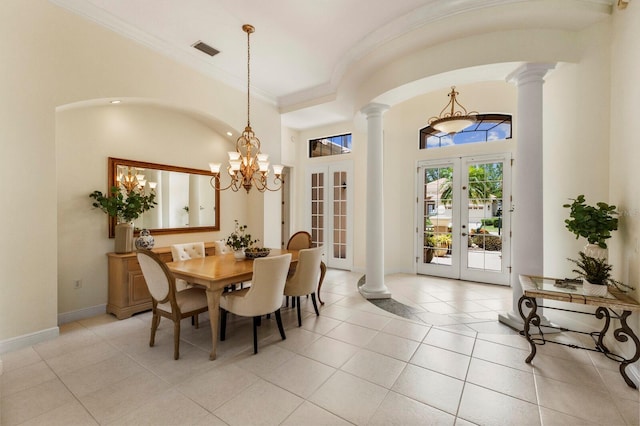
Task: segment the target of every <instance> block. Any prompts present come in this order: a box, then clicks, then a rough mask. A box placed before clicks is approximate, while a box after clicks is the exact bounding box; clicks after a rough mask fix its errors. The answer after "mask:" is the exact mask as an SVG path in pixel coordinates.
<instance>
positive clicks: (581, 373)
mask: <svg viewBox="0 0 640 426" xmlns="http://www.w3.org/2000/svg"><path fill="white" fill-rule="evenodd" d="M531 365H532V366H533V367H534V368H533V373H534V374H535V375H538V376H544V377H549V378H551V379H554V380H560V381H562V382H568V383H580V384H583V385H585V386H589V387H599V388H604V381H603V380H602V377H601V376H600V374H598V370H596V368H595V367H594V366H593V365H591V364H582V363H579V362H575V361H569V360H566V359H562V358H557V357H552V356H546V355H541V354H540V351H539V350H538V354H537V355H536V357H535V358H534V359H533V360H532V361H531Z"/></svg>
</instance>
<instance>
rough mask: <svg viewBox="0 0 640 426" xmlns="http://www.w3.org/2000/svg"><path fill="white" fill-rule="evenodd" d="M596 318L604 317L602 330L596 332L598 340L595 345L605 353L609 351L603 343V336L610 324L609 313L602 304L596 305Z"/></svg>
mask: <svg viewBox="0 0 640 426" xmlns="http://www.w3.org/2000/svg"><path fill="white" fill-rule="evenodd" d="M595 316H596V318H598V319H602V318H604V326H603V327H602V330H601V331H600V333H599V334H598V341H597V342H596V347H597V348H598V349H600V350H602V351H604V353H605V354H608V353H611V351H610V350H609V348H607V347H606V346H605V344H604V337H605V336H606V335H607V331H609V325H610V324H611V315H610V314H609V310H608V309H607V308H603V307H602V306H598V309H596V313H595Z"/></svg>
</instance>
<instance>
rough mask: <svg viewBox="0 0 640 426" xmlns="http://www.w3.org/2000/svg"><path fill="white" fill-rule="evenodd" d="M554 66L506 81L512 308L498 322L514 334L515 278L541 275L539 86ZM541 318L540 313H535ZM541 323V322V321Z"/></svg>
mask: <svg viewBox="0 0 640 426" xmlns="http://www.w3.org/2000/svg"><path fill="white" fill-rule="evenodd" d="M554 67H555V64H536V63H531V64H525V65H523V66H521V67H520V68H518V69H517V70H515V71H514V72H513V73H511V74H510V75H509V76H508V77H507V81H509V82H512V83H515V84H516V86H517V87H518V112H517V120H516V123H515V124H516V125H515V129H516V140H517V145H516V151H515V161H514V165H513V203H512V206H511V208H512V213H511V230H512V238H511V253H512V256H511V267H512V268H511V292H512V308H511V311H510V312H508V313H507V314H506V315H500V316H499V320H500V322H502V323H504V324H506V325H509V326H510V327H513V328H516V329H518V330H522V329H523V327H524V326H523V321H522V318H521V317H520V314H519V313H518V301H519V300H520V297H521V296H522V287H521V286H520V280H519V275H520V274H525V275H539V276H541V275H543V272H544V271H543V269H544V256H543V254H544V246H543V239H542V234H543V232H542V229H543V225H544V224H543V220H542V213H543V211H542V210H543V209H542V205H543V204H542V203H543V196H542V85H543V84H544V76H545V75H546V74H547V72H548V71H549V70H550V69H553V68H554ZM538 312H539V314H540V315H541V316H542V312H541V310H539V311H538ZM543 321H544V319H543Z"/></svg>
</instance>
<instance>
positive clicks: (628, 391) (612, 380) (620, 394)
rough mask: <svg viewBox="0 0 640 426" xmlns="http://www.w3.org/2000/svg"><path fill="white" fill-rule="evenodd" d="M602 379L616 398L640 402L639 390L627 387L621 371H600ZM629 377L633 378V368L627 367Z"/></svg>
mask: <svg viewBox="0 0 640 426" xmlns="http://www.w3.org/2000/svg"><path fill="white" fill-rule="evenodd" d="M599 372H600V377H602V380H603V381H604V384H605V385H606V387H607V389H608V390H609V392H610V393H611V395H612V396H614V397H615V398H622V399H628V400H630V401H634V402H638V400H639V399H640V393H639V392H638V390H637V389H633V388H632V387H630V386H627V385H626V382H625V381H624V378H623V377H622V375H621V374H620V370H615V371H614V370H600V371H599ZM626 372H627V375H629V376H631V374H632V369H631V366H629V367H627V370H626Z"/></svg>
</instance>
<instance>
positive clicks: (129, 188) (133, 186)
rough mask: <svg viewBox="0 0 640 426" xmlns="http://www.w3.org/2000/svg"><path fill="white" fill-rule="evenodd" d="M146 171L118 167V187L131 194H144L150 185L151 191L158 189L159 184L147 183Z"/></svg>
mask: <svg viewBox="0 0 640 426" xmlns="http://www.w3.org/2000/svg"><path fill="white" fill-rule="evenodd" d="M142 172H144V169H138V168H135V167H127V166H118V171H117V175H116V185H117V186H118V187H120V188H121V189H124V191H125V192H126V193H127V194H129V193H131V192H134V191H136V192H144V190H145V187H146V186H147V185H148V186H149V189H151V191H154V190H155V189H156V186H157V185H158V184H157V182H150V181H147V180H146V178H145V176H144V173H142Z"/></svg>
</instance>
